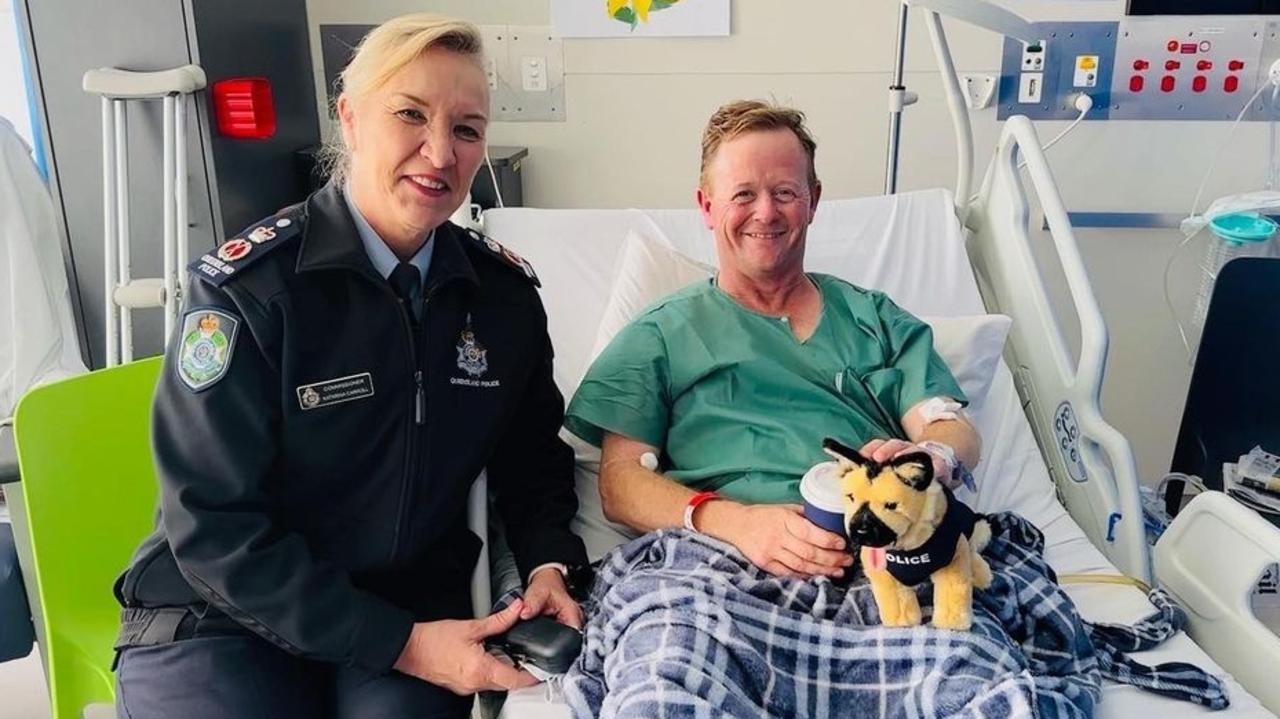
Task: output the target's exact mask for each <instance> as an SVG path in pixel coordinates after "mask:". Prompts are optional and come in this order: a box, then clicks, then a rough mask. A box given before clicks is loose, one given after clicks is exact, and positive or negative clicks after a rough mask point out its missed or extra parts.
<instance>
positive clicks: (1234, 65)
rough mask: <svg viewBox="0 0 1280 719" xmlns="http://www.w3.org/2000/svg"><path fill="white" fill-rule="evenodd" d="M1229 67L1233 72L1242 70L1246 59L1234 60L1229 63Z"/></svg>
mask: <svg viewBox="0 0 1280 719" xmlns="http://www.w3.org/2000/svg"><path fill="white" fill-rule="evenodd" d="M1227 69H1228V70H1230V71H1231V72H1240V71H1241V70H1243V69H1244V61H1243V60H1232V61H1231V62H1229V63H1227Z"/></svg>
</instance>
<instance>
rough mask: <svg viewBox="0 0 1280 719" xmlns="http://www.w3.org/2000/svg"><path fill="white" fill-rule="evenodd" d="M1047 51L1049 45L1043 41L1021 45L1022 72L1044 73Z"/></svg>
mask: <svg viewBox="0 0 1280 719" xmlns="http://www.w3.org/2000/svg"><path fill="white" fill-rule="evenodd" d="M1048 51H1049V44H1048V42H1047V41H1045V40H1037V41H1035V42H1024V43H1022V71H1023V72H1044V69H1045V62H1046V60H1045V58H1046V57H1048V56H1049V53H1048Z"/></svg>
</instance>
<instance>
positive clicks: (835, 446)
mask: <svg viewBox="0 0 1280 719" xmlns="http://www.w3.org/2000/svg"><path fill="white" fill-rule="evenodd" d="M822 451H823V452H826V453H827V454H829V455H831V456H832V457H835V458H836V461H837V462H839V463H840V467H841V468H842V469H852V468H853V467H862V466H865V465H866V464H867V458H866V457H863V456H862V455H861V454H859V453H858V450H856V449H854V448H852V447H849V446H846V445H844V444H841V443H840V442H839V441H838V440H835V439H832V438H831V437H827V438H826V439H824V440H822Z"/></svg>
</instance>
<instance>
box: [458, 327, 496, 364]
mask: <svg viewBox="0 0 1280 719" xmlns="http://www.w3.org/2000/svg"><path fill="white" fill-rule="evenodd" d="M488 352H489V350H487V349H485V348H484V345H482V344H480V342H479V340H477V339H476V333H475V332H473V331H471V324H470V323H467V327H466V329H464V330H462V334H460V335H458V369H460V370H462V371H463V372H466V373H467V374H469V375H471V376H472V377H479V376H480V375H482V374H484V373H485V372H487V371H488V370H489V360H488V359H486V358H485V355H486V354H488Z"/></svg>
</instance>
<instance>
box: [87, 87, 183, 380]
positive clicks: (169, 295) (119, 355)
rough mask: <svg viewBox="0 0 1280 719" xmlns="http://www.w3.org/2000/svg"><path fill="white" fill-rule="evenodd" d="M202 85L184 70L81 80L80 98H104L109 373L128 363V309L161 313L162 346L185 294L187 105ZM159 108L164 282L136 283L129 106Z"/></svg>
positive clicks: (130, 352) (130, 349) (149, 279)
mask: <svg viewBox="0 0 1280 719" xmlns="http://www.w3.org/2000/svg"><path fill="white" fill-rule="evenodd" d="M204 86H205V76H204V70H202V69H200V67H199V66H198V65H184V66H182V67H178V68H174V69H172V70H163V71H159V72H130V71H127V70H118V69H116V68H110V67H107V68H100V69H97V70H90V71H88V72H86V73H85V74H84V84H83V87H84V91H85V92H88V93H91V94H94V95H99V96H101V97H102V188H103V189H102V225H103V253H102V257H103V277H104V283H103V288H104V289H103V292H104V299H105V305H106V306H105V309H106V317H105V321H106V344H107V355H106V366H108V367H112V366H114V365H117V364H120V363H122V362H131V361H133V310H135V309H139V308H145V307H164V336H165V339H166V341H167V340H168V337H169V335H170V333H171V332H173V328H174V324H175V322H176V321H177V317H178V310H179V308H180V307H181V304H182V295H183V294H184V293H185V291H186V282H187V279H186V273H185V272H183V268H184V267H186V264H187V254H188V251H189V250H188V237H187V153H186V148H187V142H186V98H187V96H188V95H190V94H192V93H194V92H195V91H197V90H200V89H202V88H203V87H204ZM156 99H160V100H163V102H164V113H163V125H164V131H163V134H164V155H163V157H164V160H163V162H164V189H163V192H164V268H163V270H162V274H163V276H162V277H158V278H155V277H144V278H137V279H134V277H133V275H132V270H131V262H130V255H129V239H130V227H129V123H128V114H127V111H126V107H125V105H126V103H127V102H128V101H130V100H156Z"/></svg>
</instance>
